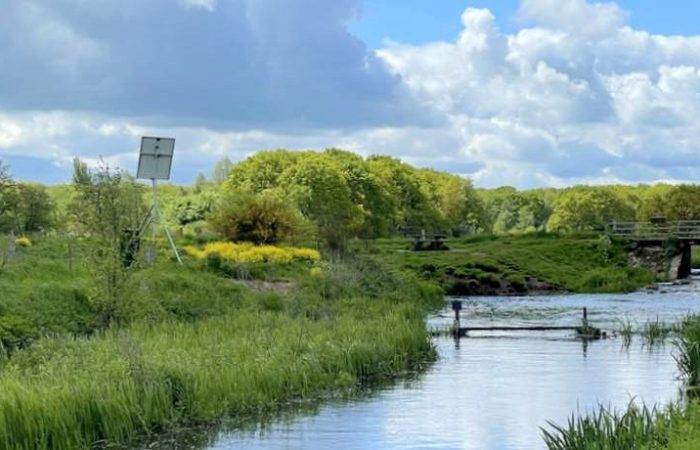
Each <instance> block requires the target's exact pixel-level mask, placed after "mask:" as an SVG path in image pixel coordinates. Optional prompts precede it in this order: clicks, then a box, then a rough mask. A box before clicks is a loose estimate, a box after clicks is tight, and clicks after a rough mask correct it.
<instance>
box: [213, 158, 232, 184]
mask: <svg viewBox="0 0 700 450" xmlns="http://www.w3.org/2000/svg"><path fill="white" fill-rule="evenodd" d="M231 169H233V163H232V162H231V160H230V159H228V158H227V157H226V158H223V159H220V160H219V161H217V163H216V165H215V166H214V170H213V171H212V174H211V181H212V182H213V183H214V184H215V185H216V186H219V185H221V184H223V183H224V182H225V181H226V180H228V177H229V175H230V174H231Z"/></svg>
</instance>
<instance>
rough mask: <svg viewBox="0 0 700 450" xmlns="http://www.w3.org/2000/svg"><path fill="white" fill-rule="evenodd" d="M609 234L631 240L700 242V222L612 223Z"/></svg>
mask: <svg viewBox="0 0 700 450" xmlns="http://www.w3.org/2000/svg"><path fill="white" fill-rule="evenodd" d="M607 228H608V233H610V234H612V235H613V236H619V237H627V238H631V239H648V240H656V239H658V240H664V239H668V238H676V239H681V240H690V239H692V240H700V220H678V221H670V222H611V223H609V224H608V227H607Z"/></svg>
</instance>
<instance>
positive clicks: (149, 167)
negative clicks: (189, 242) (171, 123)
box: [136, 136, 182, 264]
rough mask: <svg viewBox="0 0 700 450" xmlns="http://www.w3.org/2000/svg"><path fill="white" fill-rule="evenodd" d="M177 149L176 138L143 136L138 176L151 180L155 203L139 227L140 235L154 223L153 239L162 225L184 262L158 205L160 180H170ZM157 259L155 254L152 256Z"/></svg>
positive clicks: (170, 242) (180, 259) (178, 257)
mask: <svg viewBox="0 0 700 450" xmlns="http://www.w3.org/2000/svg"><path fill="white" fill-rule="evenodd" d="M174 150H175V139H173V138H161V137H146V136H144V137H142V138H141V152H140V153H139V166H138V170H137V172H136V178H139V179H147V180H151V185H152V188H153V203H152V204H151V207H150V208H149V210H148V213H147V214H146V218H145V219H144V221H143V222H142V223H141V226H140V227H139V236H140V235H142V234H143V232H144V231H146V228H147V227H148V226H149V225H153V241H154V243H155V237H156V232H157V228H156V227H157V226H158V225H161V226H162V227H163V230H165V235H166V236H167V238H168V243H169V244H170V248H171V249H172V250H173V253H174V254H175V258H176V259H177V262H178V263H180V264H182V258H180V252H178V250H177V247H176V246H175V241H174V240H173V236H172V234H170V230H169V229H168V226H167V225H166V224H165V221H164V220H163V215H162V213H161V211H160V207H159V206H158V180H169V179H170V169H171V167H172V163H173V152H174ZM152 257H153V259H155V255H153V256H152Z"/></svg>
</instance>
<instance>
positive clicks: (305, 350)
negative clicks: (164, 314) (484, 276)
mask: <svg viewBox="0 0 700 450" xmlns="http://www.w3.org/2000/svg"><path fill="white" fill-rule="evenodd" d="M334 312H335V314H333V315H332V316H329V317H326V318H321V319H317V318H312V319H309V318H301V317H291V316H288V315H284V314H278V313H273V312H266V311H242V312H240V313H238V314H232V315H227V316H222V317H218V318H209V319H205V320H202V321H199V322H196V323H192V324H187V323H176V322H171V323H160V324H157V325H152V324H135V325H133V326H132V327H129V328H128V329H112V330H108V331H106V332H104V333H101V334H100V335H99V336H97V337H95V338H93V339H89V340H88V339H70V338H59V339H45V340H41V341H38V342H37V343H36V344H35V345H34V346H33V347H32V348H31V349H30V350H27V351H24V352H19V353H17V354H16V355H15V357H13V358H11V360H10V361H9V363H8V364H7V365H6V367H4V369H3V370H2V372H1V373H0V447H1V448H3V449H7V450H15V449H17V450H19V449H22V450H28V449H80V448H90V447H91V446H92V445H94V444H95V443H97V442H104V443H121V442H128V441H129V440H131V439H133V438H134V437H136V436H137V435H139V434H143V433H148V432H152V431H157V430H160V429H163V428H168V427H172V426H173V425H176V424H184V423H197V422H206V421H212V420H216V419H217V418H220V417H224V416H233V417H245V416H251V415H252V416H255V415H257V414H262V413H265V412H272V411H275V410H277V409H279V408H280V407H282V406H283V405H284V404H286V403H288V402H290V401H296V400H300V399H301V400H303V399H309V398H313V397H314V396H318V395H319V394H321V393H325V392H329V391H330V392H337V391H339V390H340V391H342V390H347V389H353V388H356V387H359V386H360V385H361V384H362V383H366V382H369V381H371V380H375V379H381V378H384V377H390V376H395V375H397V374H399V373H401V372H403V371H406V370H410V369H412V368H415V367H416V366H417V365H419V364H420V363H422V362H425V361H428V360H430V359H431V358H432V357H433V356H434V354H433V349H432V346H431V344H430V341H429V339H428V337H427V334H426V331H425V329H424V327H423V324H422V317H421V313H420V311H419V310H418V309H417V308H415V307H413V306H410V305H392V304H388V303H383V304H367V302H366V301H364V300H345V301H341V302H340V304H339V305H338V306H337V307H336V308H334Z"/></svg>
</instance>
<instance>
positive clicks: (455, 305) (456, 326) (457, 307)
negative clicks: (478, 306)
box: [452, 300, 462, 337]
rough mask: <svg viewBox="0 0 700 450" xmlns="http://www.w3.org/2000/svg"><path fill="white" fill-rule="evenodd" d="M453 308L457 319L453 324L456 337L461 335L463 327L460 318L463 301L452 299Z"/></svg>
mask: <svg viewBox="0 0 700 450" xmlns="http://www.w3.org/2000/svg"><path fill="white" fill-rule="evenodd" d="M452 310H453V311H454V312H455V321H454V324H453V325H452V330H453V332H454V335H455V337H459V336H460V331H459V329H460V328H461V322H460V319H459V312H460V311H461V310H462V302H461V301H460V300H452Z"/></svg>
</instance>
